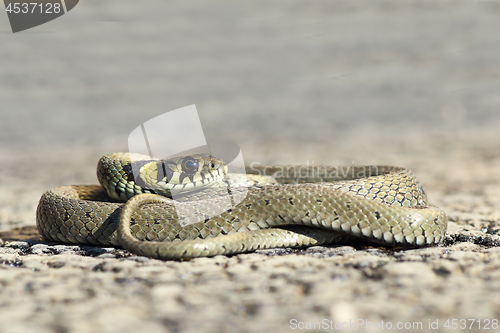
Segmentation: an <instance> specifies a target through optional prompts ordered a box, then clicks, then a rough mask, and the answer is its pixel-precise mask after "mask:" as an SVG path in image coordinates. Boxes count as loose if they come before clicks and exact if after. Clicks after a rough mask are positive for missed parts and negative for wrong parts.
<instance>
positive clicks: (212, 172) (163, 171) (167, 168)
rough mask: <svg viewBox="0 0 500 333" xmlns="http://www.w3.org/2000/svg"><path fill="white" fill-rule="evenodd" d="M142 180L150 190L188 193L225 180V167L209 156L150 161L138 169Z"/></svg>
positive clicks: (188, 156) (198, 155)
mask: <svg viewBox="0 0 500 333" xmlns="http://www.w3.org/2000/svg"><path fill="white" fill-rule="evenodd" d="M140 171H141V172H140V173H141V178H142V179H143V181H144V183H145V184H146V185H147V186H148V187H149V188H151V189H155V190H168V191H170V192H172V191H175V192H187V191H192V190H196V189H199V188H203V187H206V186H211V185H213V184H214V183H218V182H220V181H222V179H224V177H225V175H226V173H227V171H228V167H227V165H226V163H224V161H222V160H221V159H220V158H217V157H215V156H212V155H209V154H191V155H186V156H179V157H173V158H169V159H165V160H156V161H151V162H150V163H148V164H145V165H144V166H142V167H141V170H140Z"/></svg>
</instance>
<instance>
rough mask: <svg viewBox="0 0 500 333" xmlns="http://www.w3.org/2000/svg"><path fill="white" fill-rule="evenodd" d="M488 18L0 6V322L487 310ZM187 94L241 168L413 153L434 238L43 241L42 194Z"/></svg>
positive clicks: (498, 266) (441, 7) (250, 6)
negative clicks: (149, 243) (47, 11)
mask: <svg viewBox="0 0 500 333" xmlns="http://www.w3.org/2000/svg"><path fill="white" fill-rule="evenodd" d="M499 28H500V3H498V2H495V1H474V2H473V1H453V2H448V1H440V2H438V3H436V2H434V1H406V2H404V3H401V2H399V1H377V2H373V1H368V0H367V1H357V2H351V1H331V2H322V1H312V2H307V4H306V3H305V2H300V1H297V2H287V3H286V4H277V3H274V4H266V3H265V2H258V1H252V2H249V1H248V2H246V1H245V2H239V3H238V4H235V3H232V2H225V1H217V2H212V3H205V4H203V5H202V4H200V3H191V2H183V3H167V2H165V3H161V4H160V3H158V2H153V1H151V2H141V3H139V2H137V1H106V2H100V1H90V0H89V1H83V2H81V3H79V4H78V5H77V7H75V9H74V10H72V11H71V12H70V13H69V14H67V15H65V16H63V17H61V18H60V19H57V20H55V21H53V22H50V23H48V24H45V25H42V26H40V27H38V28H35V29H32V30H28V31H26V32H24V33H18V34H12V33H11V32H10V31H9V26H8V20H7V17H6V15H0V29H1V32H2V34H1V35H0V39H1V41H2V47H1V48H0V56H1V57H0V59H2V60H1V62H0V78H1V80H0V101H1V105H2V108H1V110H0V116H1V117H0V140H1V143H0V157H1V158H0V170H1V173H0V186H1V189H2V191H0V238H1V239H2V240H3V241H2V246H1V247H0V308H1V309H2V310H1V311H0V332H136V331H138V330H140V331H148V332H181V331H185V332H200V331H201V332H205V331H206V332H256V331H276V332H288V331H300V330H301V328H303V327H304V329H303V330H306V329H307V328H308V326H307V325H312V329H310V331H317V332H320V331H334V330H336V328H339V327H340V329H337V331H345V332H352V331H353V332H365V331H367V332H378V331H384V330H386V329H389V328H392V329H394V328H396V327H397V325H403V328H404V326H405V325H406V329H407V331H415V332H420V331H429V329H430V328H436V326H437V328H438V330H433V331H451V330H452V331H455V332H458V331H464V332H465V331H467V332H470V331H474V330H479V325H481V330H482V329H485V328H486V327H489V328H491V329H494V328H495V327H498V326H495V325H498V320H500V301H499V297H498V295H499V293H500V237H499V235H498V233H499V230H500V208H499V207H500V138H499V136H498V130H499V128H500V113H499V112H498V109H499V107H500V97H499V96H500V94H499V93H498V92H499V90H500V70H499V67H498V63H499V60H500V49H499V45H500V36H498V34H495V33H492V32H493V31H498V30H499ZM190 104H196V105H197V108H198V111H199V116H200V119H201V123H202V125H203V128H204V132H205V136H206V138H207V140H208V141H230V142H233V143H236V144H238V145H239V146H240V147H241V149H242V152H243V155H244V158H245V161H246V162H247V163H248V164H250V163H252V162H259V163H262V164H290V163H292V164H306V163H316V164H330V165H351V164H389V165H399V166H405V167H409V168H411V169H412V170H413V171H414V172H415V174H416V175H417V177H418V179H419V180H420V181H421V182H422V183H423V184H424V186H425V188H426V191H427V194H428V196H429V199H430V202H431V203H432V204H434V205H437V206H440V207H441V208H442V209H443V210H445V211H446V213H447V214H448V217H449V230H448V233H447V236H446V239H445V242H444V243H443V244H442V245H441V246H437V247H433V248H426V249H417V250H406V251H400V250H398V251H391V250H390V249H385V248H382V247H380V248H377V247H375V248H374V247H364V246H360V245H357V246H350V245H343V246H329V247H314V248H310V249H307V250H290V249H288V250H278V251H274V250H269V251H260V252H257V253H250V254H241V255H235V256H231V257H226V256H217V257H214V258H200V259H195V260H191V261H186V262H176V261H170V262H163V261H158V260H151V259H148V258H144V257H137V256H134V255H132V254H130V253H128V252H127V251H125V250H122V249H114V248H100V247H88V246H77V245H71V246H68V245H59V244H52V243H47V242H44V241H42V240H40V238H39V237H38V236H37V235H36V233H34V227H33V226H34V225H35V209H36V205H37V203H38V199H39V197H40V196H41V194H42V193H43V192H44V191H46V190H47V189H49V188H51V187H54V186H59V185H65V184H93V183H96V181H97V180H96V177H95V165H96V163H97V160H98V159H99V157H100V156H102V155H104V154H107V153H109V152H113V151H123V150H127V136H128V134H129V133H130V132H131V131H132V130H133V129H134V128H135V127H137V126H139V125H140V124H141V123H143V122H145V121H147V120H149V119H151V118H153V117H156V116H158V115H160V114H162V113H163V112H167V111H170V110H173V109H176V108H179V107H182V106H186V105H190ZM16 228H17V229H16ZM453 319H457V321H455V322H452V320H453ZM448 320H449V321H448ZM460 320H467V321H466V322H465V326H464V322H463V321H462V322H460ZM447 321H448V325H449V326H448V327H449V329H448V327H447V326H446V323H447ZM367 322H369V323H367ZM382 322H383V323H382ZM314 323H316V327H314ZM317 323H321V324H322V325H321V326H320V327H318V324H317ZM389 323H390V324H389ZM454 323H457V325H458V326H457V329H456V330H453V324H454ZM335 325H337V327H335ZM339 325H340V326H339ZM342 325H343V326H342ZM420 325H421V326H420ZM429 325H431V326H429ZM410 326H411V329H409V328H410ZM471 326H472V327H471Z"/></svg>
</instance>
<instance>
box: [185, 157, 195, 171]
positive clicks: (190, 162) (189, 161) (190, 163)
mask: <svg viewBox="0 0 500 333" xmlns="http://www.w3.org/2000/svg"><path fill="white" fill-rule="evenodd" d="M182 171H184V172H188V173H193V172H195V171H198V162H197V161H196V160H194V159H193V158H191V157H188V158H185V159H184V160H183V161H182Z"/></svg>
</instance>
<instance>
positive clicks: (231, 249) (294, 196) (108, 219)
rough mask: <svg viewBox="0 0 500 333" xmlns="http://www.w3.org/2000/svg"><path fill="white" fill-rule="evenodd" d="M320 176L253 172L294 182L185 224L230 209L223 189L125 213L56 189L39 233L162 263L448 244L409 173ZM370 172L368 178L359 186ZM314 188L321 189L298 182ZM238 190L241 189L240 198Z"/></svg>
mask: <svg viewBox="0 0 500 333" xmlns="http://www.w3.org/2000/svg"><path fill="white" fill-rule="evenodd" d="M294 168H295V169H294V170H297V167H296V166H295V167H294ZM315 168H316V169H315V170H319V172H317V173H316V174H314V171H313V168H311V167H309V168H306V167H304V169H303V171H304V170H305V172H306V174H307V172H309V174H308V177H303V176H302V177H298V176H297V175H293V174H292V175H286V176H283V175H282V174H280V170H283V167H262V166H260V167H254V168H252V169H251V170H250V169H249V170H248V171H252V172H254V173H255V172H259V173H260V172H264V171H265V174H266V175H271V176H272V175H274V176H276V177H277V180H278V181H279V182H282V183H292V184H275V185H262V186H255V187H251V188H248V193H246V197H245V199H244V200H243V201H242V202H241V203H239V204H238V205H236V206H235V207H233V208H232V209H230V210H228V211H227V212H224V213H222V214H220V215H217V216H214V217H211V218H210V219H208V220H206V221H204V222H195V223H186V221H189V218H190V216H189V214H188V216H184V217H183V219H182V220H180V219H179V218H178V217H177V214H176V207H177V208H178V207H179V205H181V206H182V205H190V206H189V211H190V212H192V214H193V216H194V215H195V214H196V213H197V210H198V209H201V208H204V209H206V207H212V206H213V207H214V208H216V207H218V206H219V205H220V204H221V201H220V200H221V199H220V198H219V197H218V195H217V193H218V192H217V191H215V192H216V195H214V197H213V198H212V199H207V200H201V201H195V202H180V203H179V202H177V203H176V205H177V206H176V207H174V206H173V201H172V199H169V198H165V197H160V196H157V195H154V194H140V195H136V196H134V197H132V198H131V199H129V200H128V201H127V203H126V204H125V205H124V204H122V203H117V202H113V201H112V200H111V199H109V197H108V196H107V194H106V193H105V191H104V190H103V188H102V187H101V186H98V185H82V186H62V187H57V188H54V189H51V190H49V191H48V192H46V193H45V194H43V196H42V198H41V199H40V203H39V205H38V208H37V226H38V229H39V230H40V233H41V234H42V235H43V237H44V238H45V239H47V240H51V241H56V242H63V243H76V244H95V245H99V244H101V245H119V246H123V247H124V248H126V249H129V250H131V251H132V252H134V253H137V254H140V255H145V256H149V257H153V258H160V259H179V258H193V257H200V256H214V255H218V254H234V253H240V252H248V251H252V250H255V249H263V248H277V247H303V246H311V245H319V244H325V243H332V242H341V241H344V240H346V239H350V238H353V237H357V238H362V239H366V240H367V241H370V242H375V243H379V244H382V245H386V246H401V247H421V246H430V245H435V244H438V243H439V242H441V241H442V240H443V237H444V234H445V231H446V226H447V218H446V215H445V213H444V212H443V211H441V210H440V209H438V208H437V207H432V206H426V205H427V203H426V200H427V198H426V196H425V193H424V192H423V190H422V188H421V187H420V185H419V184H418V183H417V181H416V180H415V177H414V175H413V174H412V173H411V172H410V171H408V170H407V169H403V168H395V167H386V166H370V167H346V168H345V169H343V170H349V172H339V169H337V168H334V167H318V166H316V167H315ZM349 168H351V169H349ZM373 170H375V172H374V171H373ZM368 171H369V172H371V174H372V175H373V174H375V175H374V176H370V174H369V172H368ZM98 172H102V171H98ZM363 173H364V175H367V176H368V177H364V178H359V179H357V176H359V175H360V174H363ZM299 176H300V175H299ZM341 179H344V180H341ZM305 181H314V182H315V183H303V184H293V183H294V182H305ZM224 191H226V192H225V193H227V190H225V189H222V190H221V193H222V192H224ZM237 192H238V189H233V195H234V194H237ZM144 204H148V205H144ZM143 205H144V206H143ZM211 205H212V206H211ZM120 214H121V215H120ZM289 226H298V227H299V229H290V228H289ZM117 228H118V232H116V230H117Z"/></svg>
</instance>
